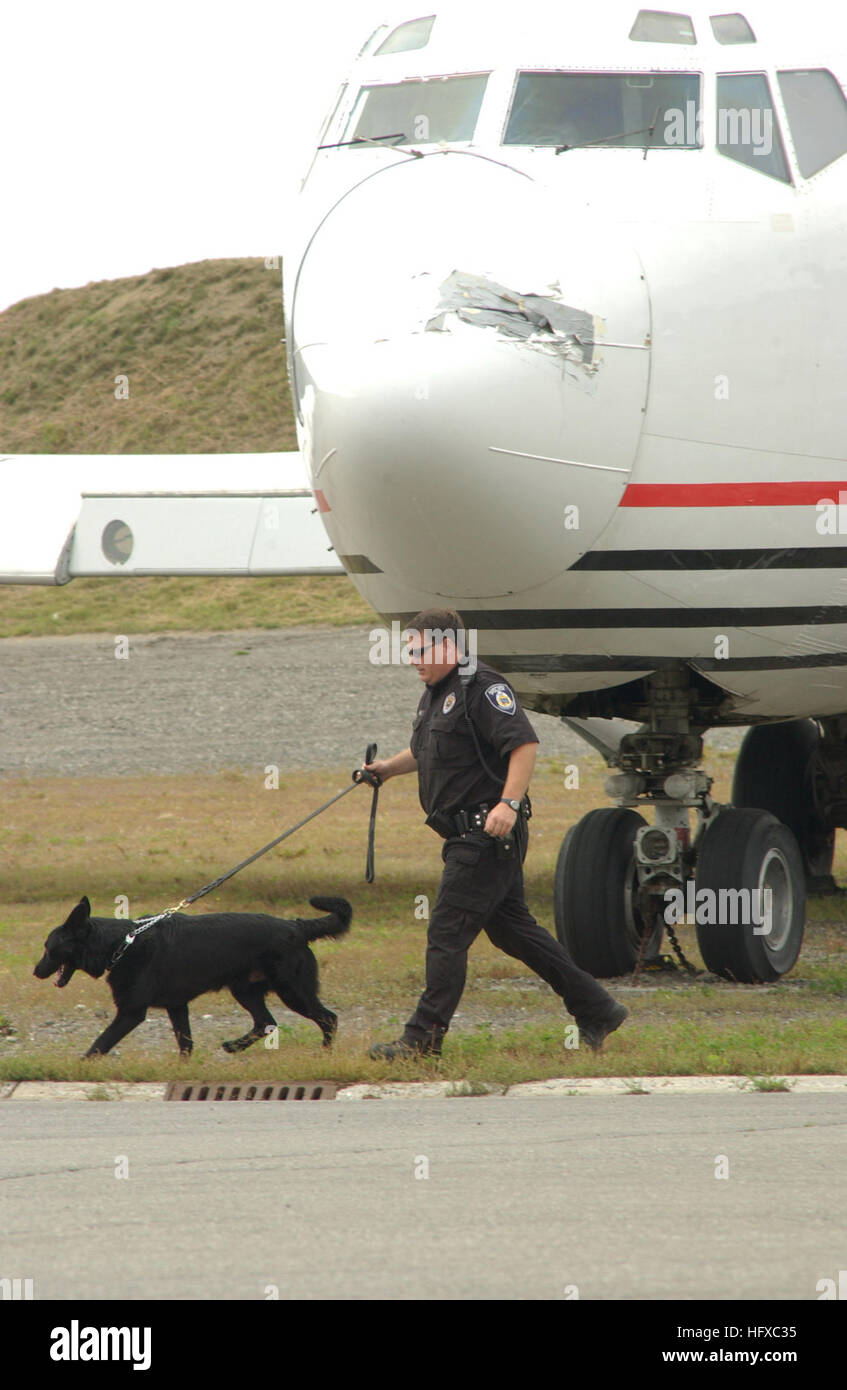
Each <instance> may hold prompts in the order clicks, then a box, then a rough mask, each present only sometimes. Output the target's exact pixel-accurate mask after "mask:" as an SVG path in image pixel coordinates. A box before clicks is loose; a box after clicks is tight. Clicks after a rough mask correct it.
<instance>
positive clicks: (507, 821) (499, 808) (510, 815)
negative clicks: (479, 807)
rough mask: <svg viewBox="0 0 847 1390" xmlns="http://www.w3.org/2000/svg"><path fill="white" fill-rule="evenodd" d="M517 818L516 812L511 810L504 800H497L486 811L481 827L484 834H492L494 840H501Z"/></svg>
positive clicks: (512, 827)
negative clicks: (494, 804) (483, 823)
mask: <svg viewBox="0 0 847 1390" xmlns="http://www.w3.org/2000/svg"><path fill="white" fill-rule="evenodd" d="M517 818H518V817H517V812H516V811H513V810H512V808H511V806H507V805H506V803H505V801H499V802H498V803H497V805H496V806H492V808H491V810H490V811H489V812H488V816H487V818H486V821H485V826H484V827H483V828H484V830H485V833H486V835H493V836H494V838H495V839H496V840H503V839H505V838H506V836H507V835H508V833H509V831H510V830H512V829H514V825H515V821H516V820H517Z"/></svg>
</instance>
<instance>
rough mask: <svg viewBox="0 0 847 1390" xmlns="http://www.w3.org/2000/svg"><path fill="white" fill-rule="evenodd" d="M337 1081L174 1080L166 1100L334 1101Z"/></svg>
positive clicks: (169, 1087) (166, 1094)
mask: <svg viewBox="0 0 847 1390" xmlns="http://www.w3.org/2000/svg"><path fill="white" fill-rule="evenodd" d="M337 1089H338V1087H337V1086H336V1084H335V1082H334V1081H241V1082H237V1081H236V1082H233V1081H221V1082H217V1081H171V1082H170V1084H169V1086H168V1089H167V1091H166V1093H165V1100H335V1096H336V1092H337Z"/></svg>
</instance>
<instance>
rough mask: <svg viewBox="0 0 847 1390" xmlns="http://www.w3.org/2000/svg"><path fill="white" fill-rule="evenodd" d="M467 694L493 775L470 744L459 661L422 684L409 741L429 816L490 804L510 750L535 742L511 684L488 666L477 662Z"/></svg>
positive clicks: (497, 794)
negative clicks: (434, 680) (435, 680)
mask: <svg viewBox="0 0 847 1390" xmlns="http://www.w3.org/2000/svg"><path fill="white" fill-rule="evenodd" d="M466 695H467V712H468V716H469V717H470V719H471V720H472V721H473V725H474V728H475V730H476V736H477V739H478V740H479V745H480V748H481V749H482V756H483V757H484V759H485V761H486V762H487V763H488V765H489V767H490V768H491V771H492V772H493V773H496V775H497V780H496V781H495V780H494V779H493V778H492V777H490V776H489V775H488V773H487V772H486V771H485V769H484V768H483V766H482V763H481V761H480V758H479V754H478V753H477V750H476V748H475V746H474V741H473V735H472V733H471V731H470V728H469V727H468V722H467V719H466V718H465V709H464V701H463V699H462V682H461V680H460V678H459V667H458V666H457V667H456V668H455V670H453V671H451V672H450V674H449V675H447V676H445V677H444V679H443V680H441V681H439V682H438V684H437V685H433V686H427V687H426V689H425V690H424V693H423V695H422V696H421V701H420V704H419V705H418V712H417V716H416V718H415V723H414V727H413V729H412V738H411V742H410V745H409V746H410V748H411V750H412V753H413V754H414V757H415V759H416V761H417V764H418V795H419V796H420V800H421V805H422V806H423V808H424V810H425V811H426V813H427V815H430V814H431V812H433V811H447V812H450V811H456V810H458V809H459V808H460V807H462V806H476V805H478V804H479V803H480V802H482V801H487V802H488V803H489V804H492V805H493V803H494V802H496V801H498V800H499V798H500V797H501V796H502V794H503V785H504V783H505V781H506V773H507V771H508V766H509V754H510V753H511V752H512V750H513V749H515V748H520V747H521V746H522V745H523V744H525V743H537V742H538V737H537V735H536V733H535V730H534V729H533V727H532V725H531V724H530V722H529V720H528V719H527V717H526V715H525V714H524V712H523V710H522V709H521V707H520V705H519V704H518V701H517V698H516V696H515V692H514V691H513V690H512V687H511V686H510V685H508V684H507V683H506V681H504V680H503V677H502V676H501V675H499V674H498V672H497V671H494V670H493V669H492V668H491V667H490V666H486V665H484V664H483V663H482V662H479V663H478V664H477V668H476V671H475V673H474V675H473V676H472V678H471V680H470V681H469V682H468V685H467V689H466Z"/></svg>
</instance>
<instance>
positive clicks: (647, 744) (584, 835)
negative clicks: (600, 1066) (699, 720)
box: [554, 668, 806, 983]
mask: <svg viewBox="0 0 847 1390" xmlns="http://www.w3.org/2000/svg"><path fill="white" fill-rule="evenodd" d="M649 695H650V700H649V704H650V724H649V725H644V726H643V727H642V728H641V729H639V730H638V731H637V732H636V733H630V734H626V735H625V736H624V737H623V738H622V739H621V742H620V747H619V749H618V752H617V754H616V755H615V756H614V757H613V758H611V759H610V762H611V764H612V766H614V767H616V768H618V769H619V771H618V772H617V773H616V774H615V775H614V776H612V777H610V778H609V779H608V781H607V783H606V790H607V792H608V793H609V795H610V796H611V797H612V799H613V800H615V801H617V803H618V805H617V807H615V808H612V809H604V810H598V811H590V812H589V813H588V815H586V816H584V817H583V818H582V820H581V821H579V822H578V824H577V825H575V826H574V827H573V828H572V829H571V830H570V831H569V832H568V834H567V836H566V837H565V840H564V842H563V844H562V848H561V851H560V853H559V859H558V863H557V866H556V878H555V902H554V906H555V921H556V933H557V935H558V937H559V939H560V941H562V943H563V944H564V945H565V946H566V947H567V949H568V950H569V951H570V953H571V955H572V956H573V958H574V960H575V961H576V963H577V964H578V965H580V966H581V967H582V968H583V969H584V970H587V971H589V973H591V974H593V975H599V976H611V975H620V974H624V973H626V972H628V971H630V970H632V969H633V968H634V966H635V964H636V961H637V960H639V959H643V958H645V956H649V955H656V954H658V951H659V947H660V945H661V940H662V935H663V932H664V928H665V924H666V923H671V922H673V921H678V920H680V918H681V917H684V916H687V915H689V914H690V913H691V912H692V911H693V912H694V920H695V923H696V926H697V940H698V945H699V947H700V952H701V954H702V956H703V960H704V962H705V964H706V967H707V969H709V970H710V971H712V972H713V973H714V974H717V975H721V976H723V977H724V978H725V979H731V980H738V981H741V982H744V983H758V982H762V981H768V980H775V979H778V978H779V976H781V975H784V974H785V973H786V971H788V970H790V969H791V967H792V966H793V965H794V963H795V961H796V959H797V956H798V954H799V952H800V946H801V944H802V940H803V925H804V920H805V902H806V890H805V879H806V874H805V869H804V862H803V856H802V854H801V851H800V849H799V848H798V845H797V840H796V838H795V835H794V833H793V831H792V829H790V828H789V827H788V826H787V825H783V824H781V823H780V821H779V820H778V819H777V818H776V816H775V815H773V814H770V813H769V811H770V808H766V809H764V810H757V809H741V810H733V809H729V808H726V809H725V808H721V807H719V806H717V805H715V803H714V802H713V801H712V799H711V797H710V796H709V791H710V789H711V778H709V777H708V776H707V775H706V773H704V772H703V771H702V770H700V768H699V764H700V762H701V760H702V753H703V743H702V738H701V731H700V730H697V729H694V728H692V723H691V719H690V709H689V706H690V701H691V698H692V697H691V691H690V688H689V685H688V680H687V675H686V672H685V671H684V670H681V669H676V668H671V669H668V670H665V671H660V672H657V673H656V674H655V675H654V676H653V677H652V678H651V681H650V691H649ZM758 761H759V760H758V755H756V757H755V758H754V759H753V760H752V761H751V762H750V763H749V764H748V771H749V767H750V766H753V765H754V764H755V765H758ZM642 807H643V808H645V809H646V808H647V807H652V808H653V810H654V823H653V825H652V826H651V825H648V824H647V822H646V821H645V819H644V817H643V816H642V815H641V814H640V811H639V809H636V808H642ZM692 810H693V811H694V812H695V815H696V819H697V828H696V831H695V834H694V835H693V836H692V834H691V825H690V814H691V811H692ZM704 890H706V891H704ZM645 933H646V934H647V939H646V941H645V939H644V937H645Z"/></svg>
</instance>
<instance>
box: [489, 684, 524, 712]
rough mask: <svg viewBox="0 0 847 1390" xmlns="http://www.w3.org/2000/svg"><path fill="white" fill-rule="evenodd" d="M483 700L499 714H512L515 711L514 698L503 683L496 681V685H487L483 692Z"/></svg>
mask: <svg viewBox="0 0 847 1390" xmlns="http://www.w3.org/2000/svg"><path fill="white" fill-rule="evenodd" d="M485 698H486V700H487V701H488V703H489V704H490V705H493V706H494V708H495V709H497V710H499V711H500V713H501V714H514V712H515V710H516V709H517V705H516V703H515V697H514V695H513V694H512V692H511V690H510V689H509V687H508V686H507V685H506V683H505V681H498V682H497V684H496V685H489V687H488V689H487V690H486V692H485Z"/></svg>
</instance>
